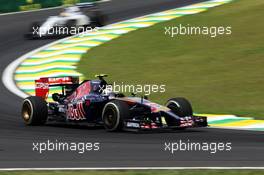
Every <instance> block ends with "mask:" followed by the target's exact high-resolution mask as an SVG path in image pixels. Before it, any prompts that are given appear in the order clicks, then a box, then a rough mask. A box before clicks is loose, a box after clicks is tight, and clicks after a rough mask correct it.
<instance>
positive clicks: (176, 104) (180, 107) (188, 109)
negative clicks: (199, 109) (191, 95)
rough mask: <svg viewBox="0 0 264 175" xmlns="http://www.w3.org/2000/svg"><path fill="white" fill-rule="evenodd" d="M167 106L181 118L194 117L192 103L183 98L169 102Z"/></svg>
mask: <svg viewBox="0 0 264 175" xmlns="http://www.w3.org/2000/svg"><path fill="white" fill-rule="evenodd" d="M166 106H167V107H168V108H170V109H171V110H172V112H173V113H174V114H176V115H178V116H179V117H185V116H192V115H193V110H192V105H191V103H190V102H189V101H188V100H187V99H185V98H183V97H177V98H172V99H170V100H168V101H167V103H166Z"/></svg>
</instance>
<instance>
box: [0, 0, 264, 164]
mask: <svg viewBox="0 0 264 175" xmlns="http://www.w3.org/2000/svg"><path fill="white" fill-rule="evenodd" d="M198 1H199V0H189V1H188V0H144V1H143V0H113V1H111V2H108V3H104V4H101V8H102V9H103V10H104V11H105V13H106V14H107V15H108V16H109V19H108V20H109V21H108V22H109V23H113V22H117V21H121V20H124V19H129V18H132V17H137V16H141V15H145V14H149V13H152V12H158V11H162V10H166V9H170V8H173V7H179V6H183V5H187V4H190V3H193V2H198ZM200 1H201V0H200ZM60 10H61V9H54V10H48V11H40V12H34V13H23V14H13V15H7V16H0V70H1V72H2V71H3V70H4V68H5V67H6V66H7V65H8V64H9V63H10V62H12V61H13V60H15V59H16V58H18V57H19V56H21V55H23V54H25V53H27V52H29V51H31V50H33V49H36V48H38V47H40V46H42V45H44V44H47V43H50V42H51V41H52V40H34V41H27V40H24V38H23V34H24V33H25V32H26V31H27V28H28V26H29V24H30V23H31V22H33V21H39V20H41V19H44V18H46V17H48V16H50V15H56V14H57V13H58V12H59V11H60ZM0 97H1V98H0V111H1V113H0V168H15V167H16V168H30V167H35V168H36V167H37V168H43V167H53V168H61V167H179V166H205V167H206V166H214V167H215V166H244V167H245V166H247V167H248V166H262V167H263V166H264V133H263V132H253V131H238V130H222V129H211V128H205V129H190V130H187V131H184V132H183V131H181V132H180V131H178V132H163V133H140V134H135V133H107V132H106V131H104V130H103V129H101V128H87V127H74V128H72V127H68V126H40V127H26V126H25V125H24V124H23V122H22V119H21V117H20V106H21V101H22V99H20V98H19V97H16V96H15V95H13V94H12V93H10V92H9V91H8V90H7V89H6V88H5V87H4V85H3V84H2V82H1V83H0ZM47 140H50V141H53V142H55V141H56V140H57V141H61V142H100V151H90V152H85V153H84V154H79V153H76V152H44V153H42V154H39V153H38V152H37V151H32V149H33V142H34V143H36V142H47ZM180 140H184V141H188V140H189V142H208V143H211V142H218V143H219V142H225V143H226V142H231V144H232V150H231V151H222V152H220V151H219V152H217V153H215V154H210V153H209V152H204V151H177V152H175V153H174V154H171V153H169V152H168V151H164V148H165V146H164V142H179V141H180Z"/></svg>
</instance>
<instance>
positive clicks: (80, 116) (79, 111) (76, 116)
mask: <svg viewBox="0 0 264 175" xmlns="http://www.w3.org/2000/svg"><path fill="white" fill-rule="evenodd" d="M66 115H67V119H68V120H85V119H86V117H85V111H84V108H83V102H78V103H77V104H72V103H70V104H68V108H67V112H66Z"/></svg>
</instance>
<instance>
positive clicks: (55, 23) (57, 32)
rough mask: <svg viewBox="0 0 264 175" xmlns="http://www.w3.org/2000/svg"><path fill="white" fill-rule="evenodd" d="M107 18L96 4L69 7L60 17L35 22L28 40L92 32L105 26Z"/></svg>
mask: <svg viewBox="0 0 264 175" xmlns="http://www.w3.org/2000/svg"><path fill="white" fill-rule="evenodd" d="M105 20H106V18H105V16H104V15H103V14H102V13H101V12H100V11H99V10H98V8H97V6H96V4H95V3H80V4H77V5H76V6H71V7H67V8H65V9H64V11H63V12H61V13H60V15H59V16H50V17H49V18H47V19H46V20H45V21H43V22H34V23H33V24H32V25H31V26H30V28H29V32H28V33H27V34H25V38H27V39H37V38H48V37H65V36H69V35H75V34H78V33H81V32H85V31H92V30H93V29H95V28H96V27H101V26H103V25H104V24H105Z"/></svg>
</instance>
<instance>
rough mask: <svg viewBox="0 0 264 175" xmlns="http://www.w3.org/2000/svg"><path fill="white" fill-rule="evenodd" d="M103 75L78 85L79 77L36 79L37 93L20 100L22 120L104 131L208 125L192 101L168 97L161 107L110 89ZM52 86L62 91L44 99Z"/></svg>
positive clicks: (38, 123) (29, 122) (141, 98)
mask: <svg viewBox="0 0 264 175" xmlns="http://www.w3.org/2000/svg"><path fill="white" fill-rule="evenodd" d="M105 76H106V75H98V76H97V77H98V78H99V79H96V80H85V81H83V82H82V83H80V84H79V78H78V77H58V78H40V79H38V80H36V81H35V83H36V87H35V91H36V96H30V97H27V98H26V99H24V101H23V105H22V117H23V119H24V122H25V123H26V124H27V125H43V124H45V123H48V122H55V123H56V122H62V123H66V124H86V125H90V126H91V125H92V126H96V125H97V126H98V125H103V126H104V127H105V129H106V130H107V131H120V130H133V131H140V130H155V129H166V128H167V129H185V128H192V127H206V126H207V118H206V117H198V116H194V115H193V111H192V107H191V104H190V103H189V102H188V101H187V100H186V99H185V98H182V97H178V98H172V99H169V100H168V101H167V103H166V105H165V106H162V105H159V104H157V103H154V102H151V101H149V100H147V98H146V97H143V96H142V97H136V96H135V95H133V96H131V97H126V96H124V94H122V93H114V92H111V91H109V89H108V88H106V87H107V86H108V84H107V82H106V81H105V79H104V77H105ZM53 86H61V87H62V93H54V94H52V99H53V101H54V102H47V100H46V99H47V97H48V94H49V89H50V88H51V87H53Z"/></svg>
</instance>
